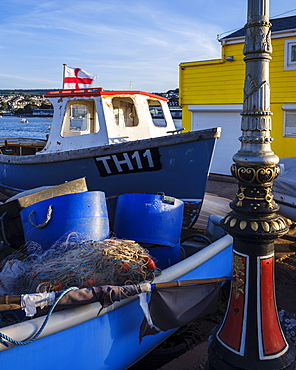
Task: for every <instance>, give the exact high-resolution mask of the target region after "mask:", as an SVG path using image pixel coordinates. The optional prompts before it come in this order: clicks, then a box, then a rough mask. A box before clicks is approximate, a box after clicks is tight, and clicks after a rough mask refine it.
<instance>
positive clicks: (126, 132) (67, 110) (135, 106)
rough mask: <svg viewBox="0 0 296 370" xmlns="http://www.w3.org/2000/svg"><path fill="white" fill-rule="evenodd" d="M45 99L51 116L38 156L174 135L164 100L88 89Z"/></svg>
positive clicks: (65, 92) (140, 94) (54, 94)
mask: <svg viewBox="0 0 296 370" xmlns="http://www.w3.org/2000/svg"><path fill="white" fill-rule="evenodd" d="M45 97H46V98H47V99H48V100H50V102H51V103H52V104H53V107H54V116H53V120H52V125H51V130H50V134H49V137H48V141H47V144H46V146H45V148H44V149H43V150H42V151H40V152H39V153H43V152H44V151H46V152H57V151H66V150H71V149H72V150H73V149H81V148H91V147H97V146H102V145H108V144H115V143H120V142H124V141H134V140H142V139H148V138H153V137H159V136H165V135H167V134H168V133H173V132H175V131H176V127H175V124H174V122H173V119H172V116H171V113H170V110H169V108H168V105H167V99H166V98H163V97H161V96H158V95H155V94H150V93H144V92H141V91H104V90H103V89H102V88H92V89H79V90H59V91H52V92H48V93H46V95H45ZM159 117H161V118H159ZM177 131H178V130H177Z"/></svg>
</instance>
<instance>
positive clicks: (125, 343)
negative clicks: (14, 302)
mask: <svg viewBox="0 0 296 370" xmlns="http://www.w3.org/2000/svg"><path fill="white" fill-rule="evenodd" d="M224 238H226V242H224V245H223V246H222V247H219V248H220V249H219V251H218V252H217V253H215V254H214V255H213V256H212V257H211V258H207V259H206V260H205V261H204V262H203V261H202V260H201V262H199V259H200V258H201V257H199V255H203V254H205V253H206V252H208V251H211V248H214V247H213V245H210V246H208V247H206V248H205V249H204V250H203V251H201V252H197V253H196V254H195V255H193V256H191V257H189V259H188V261H189V260H190V261H191V262H190V263H191V264H193V265H194V264H195V265H196V267H194V268H192V269H191V268H189V270H190V271H187V272H186V273H184V274H181V276H180V274H179V273H176V274H175V273H174V270H175V269H177V268H178V265H180V264H181V265H182V266H185V267H186V262H187V260H184V261H182V262H180V263H179V264H176V265H175V266H172V267H170V268H169V269H167V272H168V275H167V278H170V277H172V276H175V279H178V280H187V279H198V278H212V277H222V276H230V275H231V269H232V246H231V237H230V236H226V237H224ZM217 243H219V241H218V242H216V244H217ZM214 244H215V243H214ZM190 263H189V265H190ZM165 274H166V270H164V277H163V278H164V279H165V276H166V275H165ZM122 302H124V301H121V302H120V303H122ZM93 305H96V304H92V305H89V306H93ZM97 307H99V306H95V312H96V309H98V310H99V308H97ZM85 310H87V306H84V307H79V308H78V310H76V312H77V313H76V316H77V315H83V313H84V311H85ZM67 311H68V310H65V311H61V312H57V313H55V314H54V315H66V314H67ZM54 315H53V316H54ZM143 318H144V316H143V312H142V310H141V308H140V305H139V301H138V299H134V300H132V299H127V300H125V302H124V303H123V304H122V305H120V306H119V307H118V306H116V304H115V306H114V309H110V310H107V312H106V313H103V314H101V315H100V316H97V317H95V316H94V318H92V319H89V320H86V321H85V322H82V323H80V324H78V325H75V326H73V327H71V328H68V329H66V330H62V331H60V332H57V333H54V334H51V335H48V336H46V337H43V338H41V339H37V340H36V341H34V342H32V343H31V344H29V345H26V346H19V347H14V348H10V349H7V350H4V351H2V352H1V353H0V363H1V369H2V370H6V369H7V370H8V369H9V370H10V369H14V370H18V369H24V368H29V369H32V370H34V369H40V368H42V369H43V370H47V369H48V370H52V369H56V370H65V369H71V370H76V369H77V370H81V369H88V370H92V369H97V370H104V369H108V370H116V369H118V370H124V369H127V368H128V367H129V366H131V365H132V364H134V363H135V362H137V361H138V360H139V359H140V358H142V357H143V356H145V355H146V354H147V353H149V352H150V351H151V350H152V349H153V348H155V347H156V346H157V345H158V344H160V343H161V342H162V341H163V340H165V339H166V338H167V337H168V336H169V335H170V334H172V332H173V330H169V331H166V332H161V333H159V334H156V335H152V336H151V335H150V336H145V337H144V338H143V340H142V343H141V344H140V343H139V330H140V325H141V322H142V320H143ZM50 320H51V319H50ZM21 325H22V324H18V325H16V326H15V329H14V330H13V329H11V330H10V334H12V333H14V334H16V333H17V331H18V330H21ZM48 325H50V322H49V324H48ZM10 328H12V327H10ZM0 346H1V348H0V350H3V347H2V345H0Z"/></svg>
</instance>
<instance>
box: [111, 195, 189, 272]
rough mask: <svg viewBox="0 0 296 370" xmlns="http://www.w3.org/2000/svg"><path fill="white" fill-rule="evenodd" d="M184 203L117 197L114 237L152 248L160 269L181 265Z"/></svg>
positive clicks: (157, 197) (162, 198) (156, 197)
mask: <svg viewBox="0 0 296 370" xmlns="http://www.w3.org/2000/svg"><path fill="white" fill-rule="evenodd" d="M183 211H184V203H183V202H182V201H181V200H179V199H176V198H173V197H168V196H165V195H155V194H139V193H134V194H123V195H120V196H118V198H117V204H116V211H115V219H114V233H115V236H116V237H118V238H121V239H132V240H135V241H136V242H138V243H142V244H143V243H144V244H148V245H149V244H150V245H153V246H151V248H149V252H150V254H151V255H152V256H153V257H154V256H155V259H156V260H157V261H156V262H157V266H159V267H160V268H165V267H168V266H169V265H171V264H174V263H176V262H179V261H180V259H181V253H180V236H181V230H182V220H183Z"/></svg>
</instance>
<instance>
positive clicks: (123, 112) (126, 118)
mask: <svg viewBox="0 0 296 370" xmlns="http://www.w3.org/2000/svg"><path fill="white" fill-rule="evenodd" d="M112 105H113V114H114V119H115V122H116V124H117V125H118V126H119V127H133V126H138V124H139V118H138V114H137V110H136V107H135V104H134V102H133V100H132V99H131V98H129V97H127V98H118V97H116V98H113V99H112Z"/></svg>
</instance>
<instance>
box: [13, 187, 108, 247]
mask: <svg viewBox="0 0 296 370" xmlns="http://www.w3.org/2000/svg"><path fill="white" fill-rule="evenodd" d="M20 216H21V220H22V226H23V230H24V237H25V241H26V242H29V241H34V242H36V243H38V244H39V245H40V246H41V247H42V249H43V250H47V249H48V248H50V247H51V246H52V245H53V244H54V243H55V242H56V241H57V240H59V239H60V238H61V237H63V236H65V235H68V234H69V233H72V232H75V233H78V234H79V235H81V236H83V238H85V239H90V240H103V239H106V238H109V234H110V229H109V219H108V212H107V205H106V198H105V193H103V192H101V191H91V192H82V193H75V194H66V195H61V196H58V197H54V198H50V199H46V200H43V201H41V202H38V203H35V204H32V205H31V206H29V207H27V208H24V209H23V210H22V211H21V212H20Z"/></svg>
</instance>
